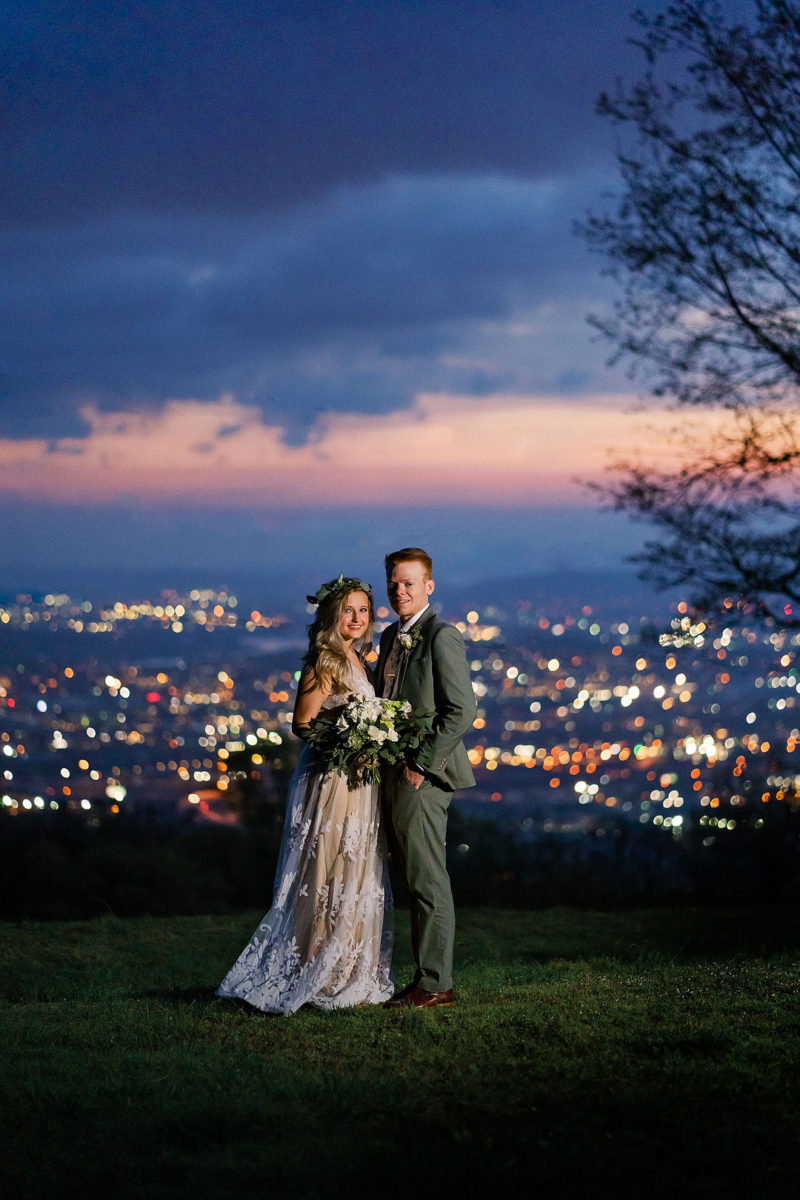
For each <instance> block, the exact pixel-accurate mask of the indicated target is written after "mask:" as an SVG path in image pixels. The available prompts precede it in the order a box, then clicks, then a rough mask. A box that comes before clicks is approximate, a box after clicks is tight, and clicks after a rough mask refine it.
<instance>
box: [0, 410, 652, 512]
mask: <svg viewBox="0 0 800 1200" xmlns="http://www.w3.org/2000/svg"><path fill="white" fill-rule="evenodd" d="M83 416H84V419H85V421H86V423H87V425H88V427H89V430H90V432H89V434H88V436H86V437H84V438H62V439H58V440H56V441H47V440H45V439H27V440H16V441H15V440H11V439H5V440H2V441H0V472H2V480H3V491H4V492H5V494H6V495H7V496H12V497H13V496H16V497H17V498H20V497H28V498H33V497H36V498H38V499H39V500H43V499H49V500H50V501H52V502H59V503H67V504H70V503H72V504H74V503H78V502H80V503H89V502H91V503H105V504H108V503H111V502H124V503H134V504H136V505H137V506H140V507H145V508H146V507H147V506H148V505H160V504H163V503H170V504H176V503H177V504H179V505H187V504H189V505H198V506H201V507H202V506H212V505H213V506H227V507H232V508H242V507H245V506H251V507H255V508H261V509H273V510H274V509H280V508H297V507H317V506H318V507H327V508H340V509H343V510H347V508H348V507H350V506H354V507H363V506H369V505H387V504H388V505H394V506H397V507H400V508H402V507H409V506H411V507H413V506H418V505H420V504H423V503H426V502H430V503H432V504H436V505H445V506H447V505H460V504H466V505H475V504H483V505H490V506H491V505H494V506H504V505H505V506H507V505H510V504H513V505H530V504H537V503H538V504H541V503H543V502H545V503H555V502H564V503H568V504H569V503H572V504H575V503H578V502H585V499H586V497H585V495H584V494H581V492H580V489H579V488H578V487H577V486H576V484H575V482H574V479H575V477H576V476H579V477H582V478H584V479H585V478H594V477H597V476H598V475H599V474H600V473H601V472H602V471H603V469H604V468H605V466H606V465H607V461H608V457H609V455H610V454H611V453H612V452H613V453H615V454H617V455H618V454H619V453H621V452H623V451H624V450H625V449H628V450H630V449H632V447H633V445H634V444H635V442H636V439H637V437H638V438H639V440H641V437H642V430H641V428H639V430H638V434H637V429H636V427H635V426H634V425H632V423H631V417H630V413H626V411H625V410H624V407H623V406H622V405H621V404H620V397H618V396H611V397H607V396H600V397H595V398H594V400H593V402H592V403H586V404H584V405H583V406H582V407H581V412H580V420H579V421H575V420H574V413H572V414H570V415H569V417H568V418H566V417H565V409H564V404H563V401H561V400H559V398H557V397H556V398H553V397H520V396H505V395H493V396H490V397H484V398H475V397H470V396H452V395H421V396H419V397H418V398H417V400H416V402H415V404H414V405H413V407H412V408H410V409H408V410H404V411H402V412H395V413H390V414H380V415H370V416H365V415H363V414H353V413H337V414H330V415H328V416H326V417H324V418H322V419H320V421H319V422H318V423H317V425H316V426H315V427H314V429H313V431H312V436H311V437H310V438H309V439H308V441H307V442H306V443H305V444H303V445H300V446H292V445H287V444H286V442H285V441H284V439H283V436H282V435H283V430H282V429H281V427H280V426H278V425H274V424H267V423H265V422H264V421H263V418H262V416H261V413H260V411H259V410H258V409H257V408H255V407H253V406H249V405H244V404H242V403H240V402H239V401H237V400H236V399H234V398H233V397H231V396H224V397H221V398H220V399H219V400H218V401H217V402H216V403H214V404H211V403H198V402H197V401H193V400H172V401H170V402H169V403H167V404H166V405H165V406H164V408H163V409H162V410H161V411H159V412H157V413H150V414H142V413H126V412H114V413H102V412H99V411H98V410H97V409H94V408H92V407H87V408H86V409H85V410H84V413H83ZM567 431H568V432H567Z"/></svg>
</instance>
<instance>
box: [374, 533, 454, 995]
mask: <svg viewBox="0 0 800 1200" xmlns="http://www.w3.org/2000/svg"><path fill="white" fill-rule="evenodd" d="M432 571H433V567H432V563H431V560H430V556H429V555H428V554H426V553H425V551H424V550H420V549H419V548H418V547H415V546H411V547H407V548H406V549H405V550H396V551H395V552H394V554H388V555H387V556H386V587H387V591H388V593H389V603H390V604H391V606H392V608H393V609H394V611H395V612H396V613H397V615H398V617H399V618H400V619H399V621H397V622H396V623H395V624H394V625H390V626H389V628H388V629H385V630H384V632H383V634H382V635H381V641H380V651H379V655H378V667H377V691H378V694H379V695H382V696H385V697H388V698H389V699H397V700H408V701H409V702H410V704H411V706H412V708H413V710H414V713H415V714H416V716H417V719H418V720H419V722H420V724H421V726H422V728H423V730H424V731H425V732H424V736H423V741H422V745H421V746H420V749H419V750H418V752H417V754H416V757H415V760H414V761H413V762H407V763H405V764H404V765H402V766H399V767H395V768H393V769H392V770H391V771H389V772H388V775H387V778H386V799H387V802H388V813H389V814H390V819H391V822H392V825H393V828H394V835H395V837H394V841H395V844H396V847H397V849H398V850H399V852H400V859H401V866H402V869H403V871H404V873H405V879H406V884H407V886H408V890H409V892H410V893H411V942H412V949H413V951H414V960H415V962H416V964H417V969H416V973H415V976H414V981H413V983H410V984H409V985H408V986H407V987H406V988H404V989H403V990H402V991H401V992H398V993H397V994H396V995H395V996H393V997H392V999H391V1000H389V1001H387V1004H386V1007H387V1008H395V1007H397V1008H435V1007H437V1006H439V1005H443V1004H453V1003H454V1002H455V996H454V995H453V976H452V971H453V940H454V936H455V915H454V912H453V895H452V892H451V890H450V879H449V876H448V874H447V866H446V860H445V839H446V836H447V810H448V807H449V805H450V801H451V799H452V796H453V792H454V790H455V789H456V788H462V787H473V786H474V784H475V779H474V776H473V774H472V768H471V767H470V765H469V759H468V758H467V752H466V750H465V748H464V743H463V742H462V740H461V739H462V737H463V736H464V734H465V733H466V732H467V730H468V729H469V728H470V726H471V725H472V722H473V719H474V717H475V697H474V695H473V692H472V684H471V683H470V677H469V668H468V666H467V660H466V654H465V651H464V640H463V638H462V637H461V634H460V633H459V632H458V630H457V629H455V628H454V627H453V626H452V625H447V624H446V623H445V622H444V621H440V620H439V618H438V617H437V616H436V614H435V613H434V611H433V609H432V608H431V607H430V604H429V599H430V596H431V594H432V592H433V589H434V582H433V577H432Z"/></svg>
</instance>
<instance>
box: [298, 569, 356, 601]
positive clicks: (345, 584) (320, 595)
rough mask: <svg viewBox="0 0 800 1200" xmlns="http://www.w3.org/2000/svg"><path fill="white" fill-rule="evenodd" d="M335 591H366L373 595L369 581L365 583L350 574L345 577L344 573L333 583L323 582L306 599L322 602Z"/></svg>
mask: <svg viewBox="0 0 800 1200" xmlns="http://www.w3.org/2000/svg"><path fill="white" fill-rule="evenodd" d="M334 592H366V594H367V595H368V596H371V595H372V588H371V587H370V586H369V584H368V583H364V581H363V579H353V578H352V577H350V576H348V577H347V578H345V576H344V575H340V576H339V578H338V579H334V580H332V581H331V583H323V585H322V587H320V588H317V590H316V592H315V593H314V595H313V596H306V600H307V601H308V603H309V604H322V601H323V600H324V599H325V598H326V597H327V596H330V595H332V594H333V593H334Z"/></svg>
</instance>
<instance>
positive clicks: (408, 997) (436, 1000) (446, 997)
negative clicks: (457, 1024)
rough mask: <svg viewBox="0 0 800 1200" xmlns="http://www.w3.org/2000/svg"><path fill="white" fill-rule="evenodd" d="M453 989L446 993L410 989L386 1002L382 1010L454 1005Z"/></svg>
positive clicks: (418, 988) (415, 988)
mask: <svg viewBox="0 0 800 1200" xmlns="http://www.w3.org/2000/svg"><path fill="white" fill-rule="evenodd" d="M455 1002H456V998H455V996H454V994H453V989H452V988H449V989H448V991H446V992H426V991H425V988H421V987H412V988H411V989H410V991H407V992H406V993H405V995H404V994H403V993H402V992H400V993H398V994H397V995H396V996H393V997H392V999H391V1000H387V1001H386V1002H385V1004H384V1006H383V1007H384V1008H439V1007H441V1006H442V1005H445V1004H455Z"/></svg>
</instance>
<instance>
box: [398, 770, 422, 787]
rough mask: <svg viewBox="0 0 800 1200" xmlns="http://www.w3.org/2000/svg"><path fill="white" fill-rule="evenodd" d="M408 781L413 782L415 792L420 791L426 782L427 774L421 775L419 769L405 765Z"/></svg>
mask: <svg viewBox="0 0 800 1200" xmlns="http://www.w3.org/2000/svg"><path fill="white" fill-rule="evenodd" d="M403 770H404V773H405V777H406V781H407V782H408V783H410V784H411V786H412V787H413V789H414V791H415V792H418V791H419V789H420V788H421V787H422V785H423V783H424V782H425V776H424V775H420V773H419V771H414V770H413V769H412V768H411V767H404V769H403Z"/></svg>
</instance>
